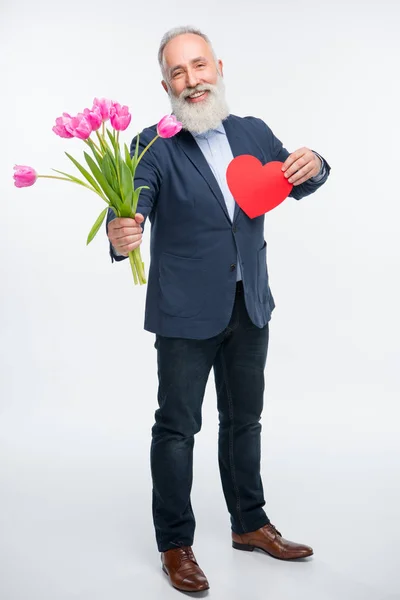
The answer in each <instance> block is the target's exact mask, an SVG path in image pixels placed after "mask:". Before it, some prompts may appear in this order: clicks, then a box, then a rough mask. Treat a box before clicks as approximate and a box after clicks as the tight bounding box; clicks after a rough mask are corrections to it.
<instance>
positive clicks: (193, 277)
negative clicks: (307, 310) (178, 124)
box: [106, 115, 330, 339]
mask: <svg viewBox="0 0 400 600" xmlns="http://www.w3.org/2000/svg"><path fill="white" fill-rule="evenodd" d="M223 124H224V127H225V131H226V135H227V138H228V141H229V144H230V147H231V149H232V153H233V156H238V155H240V154H251V155H253V156H255V157H257V158H258V159H259V160H260V161H261V163H262V164H265V163H267V162H270V161H273V160H279V161H282V162H283V161H285V160H286V158H287V157H288V156H289V152H288V151H287V150H286V148H284V147H283V146H282V143H281V142H280V141H279V140H278V139H277V138H276V137H275V136H274V134H273V133H272V131H271V129H270V128H269V127H268V126H267V125H266V124H265V123H264V122H263V121H262V120H261V119H258V118H255V117H245V118H241V117H237V116H235V115H230V116H229V117H228V118H227V119H225V120H224V122H223ZM155 134H156V125H154V126H152V127H148V128H146V129H144V130H143V132H142V133H141V135H140V150H139V152H140V151H141V150H142V149H143V148H144V147H145V146H146V145H147V144H148V143H149V141H150V140H151V139H153V137H154V136H155ZM135 140H136V138H135V139H134V140H133V142H132V146H131V153H132V151H133V147H134V143H135ZM325 166H326V174H325V176H324V178H323V179H322V180H321V181H319V182H318V183H315V182H314V181H312V180H308V181H306V182H305V183H303V184H301V185H299V186H294V187H293V189H292V192H291V194H290V195H291V196H292V197H293V198H296V199H297V200H300V198H303V197H304V196H308V195H309V194H312V193H313V192H315V191H316V190H317V189H318V188H319V187H320V186H321V185H323V183H325V181H326V179H327V177H328V175H329V171H330V167H329V165H328V164H327V162H326V161H325ZM140 185H148V186H150V189H149V190H142V192H141V194H140V197H139V203H138V207H137V212H139V213H142V214H143V216H144V217H145V219H147V217H148V218H149V220H150V223H151V235H150V265H149V271H148V283H147V294H146V307H145V317H144V329H145V330H147V331H150V332H153V333H157V334H160V335H163V336H169V337H183V338H192V339H205V338H209V337H213V336H215V335H217V334H218V333H220V332H221V331H223V329H225V328H226V327H227V325H228V323H229V320H230V318H231V314H232V308H233V303H234V300H235V289H236V261H237V260H239V261H240V267H241V273H242V279H243V286H244V297H245V302H246V307H247V311H248V314H249V317H250V319H251V321H252V322H253V323H254V324H255V325H256V326H257V327H264V325H265V324H266V323H267V322H268V321H269V319H270V318H271V312H272V310H273V309H274V307H275V303H274V299H273V296H272V294H271V290H270V287H269V283H268V269H267V261H266V256H267V244H266V241H265V239H264V218H265V216H264V215H261V216H260V217H256V218H254V219H250V218H249V217H248V216H247V215H246V213H244V212H243V211H242V210H241V208H240V207H239V205H238V204H236V205H235V212H234V218H233V222H232V221H231V219H230V217H229V214H228V211H227V207H226V204H225V200H224V197H223V195H222V192H221V189H220V187H219V185H218V183H217V181H216V179H215V177H214V175H213V173H212V171H211V169H210V167H209V166H208V164H207V161H206V159H205V157H204V155H203V153H202V152H201V150H200V148H199V146H198V145H197V143H196V141H195V139H194V138H193V136H192V135H191V133H189V132H188V131H185V130H182V131H181V132H180V133H178V134H177V135H176V136H175V137H173V138H169V139H161V138H160V139H158V140H157V141H156V143H155V144H154V145H153V146H151V148H150V149H149V150H148V151H147V152H146V153H145V154H144V156H143V158H142V160H141V161H140V163H139V165H138V167H137V170H136V174H135V187H137V186H140ZM114 218H115V215H114V213H113V211H112V210H111V209H109V210H108V215H107V224H106V227H107V231H108V223H109V222H110V221H111V220H112V219H114ZM144 224H145V223H143V224H142V227H143V229H144ZM110 255H111V260H112V261H114V260H117V261H118V260H123V259H124V258H125V257H123V256H117V255H115V253H114V252H113V248H112V246H111V244H110ZM146 267H147V265H146Z"/></svg>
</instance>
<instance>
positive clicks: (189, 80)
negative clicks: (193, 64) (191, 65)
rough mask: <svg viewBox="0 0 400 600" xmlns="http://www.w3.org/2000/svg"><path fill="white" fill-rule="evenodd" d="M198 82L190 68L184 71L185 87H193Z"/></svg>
mask: <svg viewBox="0 0 400 600" xmlns="http://www.w3.org/2000/svg"><path fill="white" fill-rule="evenodd" d="M198 83H199V80H198V78H197V76H196V73H195V72H194V71H193V70H192V69H188V70H187V73H186V87H189V88H194V87H196V85H197V84H198Z"/></svg>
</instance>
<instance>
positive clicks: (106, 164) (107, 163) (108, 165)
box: [101, 154, 120, 194]
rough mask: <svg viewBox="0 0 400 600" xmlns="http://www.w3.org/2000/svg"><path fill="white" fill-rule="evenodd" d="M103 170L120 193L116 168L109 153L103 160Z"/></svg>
mask: <svg viewBox="0 0 400 600" xmlns="http://www.w3.org/2000/svg"><path fill="white" fill-rule="evenodd" d="M101 171H102V173H104V175H105V178H106V179H107V181H108V183H109V184H110V186H111V187H112V189H113V190H114V192H115V193H116V194H119V191H120V190H119V184H118V179H117V174H116V172H115V168H114V166H113V164H112V162H111V160H110V157H109V156H108V154H105V155H104V156H103V158H102V160H101Z"/></svg>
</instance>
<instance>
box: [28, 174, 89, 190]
mask: <svg viewBox="0 0 400 600" xmlns="http://www.w3.org/2000/svg"><path fill="white" fill-rule="evenodd" d="M39 177H42V178H43V179H60V180H61V181H70V182H71V183H76V182H75V181H72V179H67V177H56V176H55V175H38V178H39ZM82 185H83V184H82ZM85 187H86V186H85ZM90 189H91V190H92V189H93V188H90Z"/></svg>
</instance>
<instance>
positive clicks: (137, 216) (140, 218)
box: [135, 213, 144, 223]
mask: <svg viewBox="0 0 400 600" xmlns="http://www.w3.org/2000/svg"><path fill="white" fill-rule="evenodd" d="M135 221H136V223H143V221H144V216H143V215H142V214H141V213H136V214H135Z"/></svg>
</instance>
